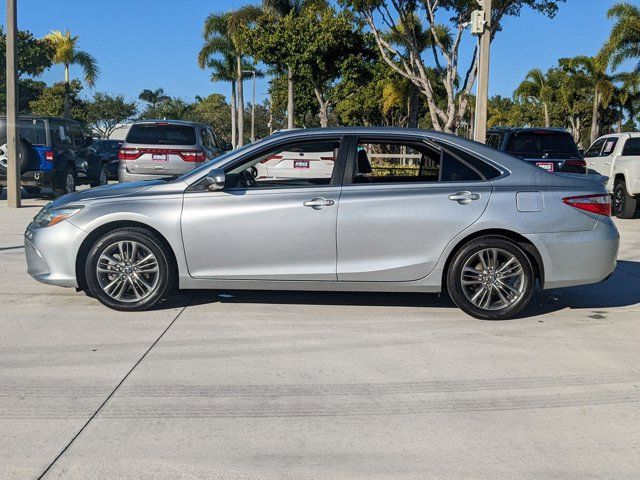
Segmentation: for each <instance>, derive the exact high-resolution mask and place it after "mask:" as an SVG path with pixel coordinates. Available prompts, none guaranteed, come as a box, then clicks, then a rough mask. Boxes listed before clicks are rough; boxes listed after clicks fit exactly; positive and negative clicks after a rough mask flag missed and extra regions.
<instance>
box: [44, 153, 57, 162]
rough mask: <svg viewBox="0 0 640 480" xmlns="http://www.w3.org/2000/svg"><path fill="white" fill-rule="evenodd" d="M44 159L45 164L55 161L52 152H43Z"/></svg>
mask: <svg viewBox="0 0 640 480" xmlns="http://www.w3.org/2000/svg"><path fill="white" fill-rule="evenodd" d="M44 159H45V160H46V161H47V162H53V161H55V159H56V157H55V155H54V154H53V150H45V151H44Z"/></svg>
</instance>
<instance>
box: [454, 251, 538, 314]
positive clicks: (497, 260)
mask: <svg viewBox="0 0 640 480" xmlns="http://www.w3.org/2000/svg"><path fill="white" fill-rule="evenodd" d="M460 280H461V284H462V290H463V292H464V295H465V296H466V297H467V299H468V300H469V301H470V302H471V303H472V304H473V305H475V306H476V307H479V308H481V309H483V310H501V309H503V308H506V307H508V306H510V305H513V304H514V303H516V302H517V301H518V300H519V299H520V298H521V297H522V295H523V293H524V291H525V286H526V281H525V272H524V269H523V267H522V264H521V263H520V261H519V260H518V259H517V258H516V257H515V256H514V255H512V254H511V253H509V252H507V251H506V250H503V249H501V248H486V249H483V250H480V251H478V252H476V253H474V254H473V255H471V257H469V259H467V261H466V262H465V263H464V266H463V268H462V273H461V279H460Z"/></svg>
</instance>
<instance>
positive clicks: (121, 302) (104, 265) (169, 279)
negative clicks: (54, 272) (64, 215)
mask: <svg viewBox="0 0 640 480" xmlns="http://www.w3.org/2000/svg"><path fill="white" fill-rule="evenodd" d="M171 265H172V263H171V257H170V256H169V253H168V252H167V250H166V247H165V246H164V245H163V242H162V241H161V240H160V239H159V238H158V237H157V236H156V235H155V234H154V233H153V232H151V231H148V230H146V229H144V228H135V227H126V228H120V229H117V230H114V231H113V232H109V233H107V234H106V235H104V236H103V237H101V238H100V239H98V240H97V241H96V242H95V243H94V244H93V246H92V247H91V249H90V251H89V254H88V256H87V261H86V264H85V279H86V283H87V287H88V289H89V293H90V294H91V296H93V297H95V298H97V299H98V300H99V301H100V302H101V303H103V304H104V305H106V306H108V307H110V308H113V309H115V310H125V311H134V310H146V309H148V308H150V307H152V306H153V305H155V304H156V303H158V302H160V301H162V300H163V299H165V298H166V297H167V296H168V295H169V293H170V292H171V290H172V288H173V284H174V276H175V274H174V272H173V269H172V267H171Z"/></svg>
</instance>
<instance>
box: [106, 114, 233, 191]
mask: <svg viewBox="0 0 640 480" xmlns="http://www.w3.org/2000/svg"><path fill="white" fill-rule="evenodd" d="M224 147H225V145H224V144H223V142H221V141H220V140H219V139H218V138H217V137H216V135H215V134H214V133H213V130H212V129H211V127H209V126H208V125H204V124H202V123H195V122H186V121H182V120H146V121H142V122H135V123H134V124H133V125H131V128H130V129H129V132H128V133H127V137H126V139H125V141H124V144H123V145H122V147H121V148H120V153H119V154H118V158H119V160H120V166H119V169H118V178H119V180H120V182H130V181H135V180H152V179H158V178H168V177H173V176H176V175H183V174H185V173H187V172H189V171H191V170H193V169H194V168H196V167H197V166H199V165H200V164H202V163H205V162H208V161H210V160H213V159H214V158H216V157H217V156H219V155H221V154H222V153H224V151H225V150H224Z"/></svg>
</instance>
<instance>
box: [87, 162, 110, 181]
mask: <svg viewBox="0 0 640 480" xmlns="http://www.w3.org/2000/svg"><path fill="white" fill-rule="evenodd" d="M108 184H109V172H108V171H107V165H106V164H104V163H102V164H100V167H99V168H98V171H97V172H96V177H95V178H94V179H93V180H92V181H91V186H92V187H101V186H103V185H108Z"/></svg>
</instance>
